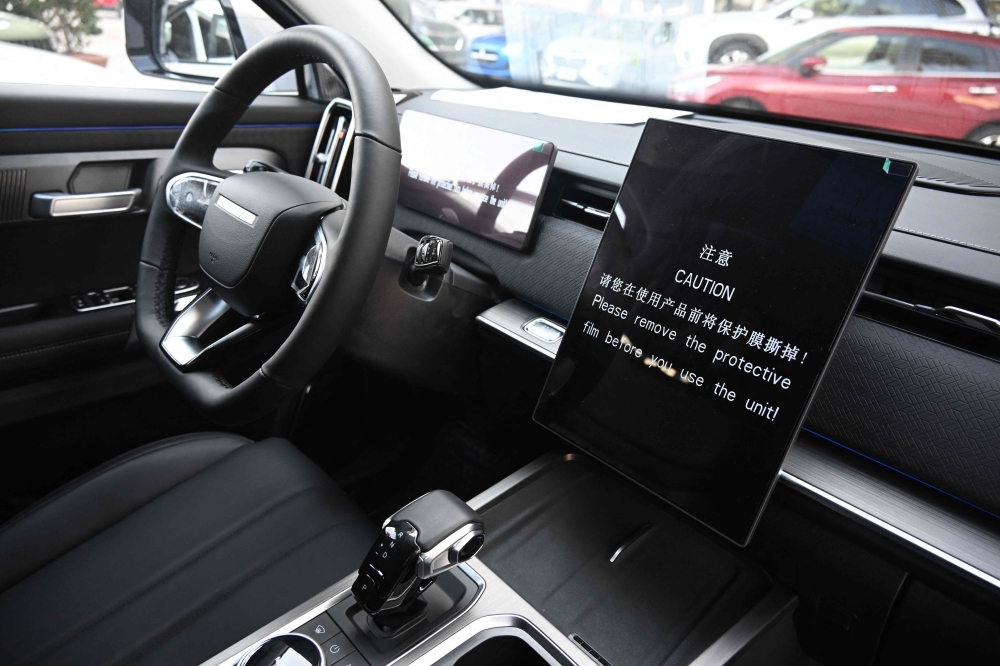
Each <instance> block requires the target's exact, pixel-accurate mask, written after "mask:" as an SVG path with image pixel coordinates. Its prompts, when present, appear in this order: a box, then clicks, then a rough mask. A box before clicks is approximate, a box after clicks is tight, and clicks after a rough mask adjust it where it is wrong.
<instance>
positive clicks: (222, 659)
mask: <svg viewBox="0 0 1000 666" xmlns="http://www.w3.org/2000/svg"><path fill="white" fill-rule="evenodd" d="M457 568H458V569H460V570H461V571H462V572H464V573H465V574H466V575H467V576H468V577H469V578H471V579H472V582H474V583H475V584H476V596H474V597H473V598H472V601H471V602H470V603H469V605H468V606H466V607H465V608H463V609H462V612H461V613H459V614H458V615H456V616H455V617H453V618H451V619H450V620H449V621H448V622H446V623H444V624H442V625H441V626H440V627H438V628H437V629H435V630H434V631H433V632H432V633H430V634H428V635H427V636H426V637H425V638H424V639H423V640H422V641H420V642H419V643H417V644H416V645H414V646H413V647H411V648H410V649H409V650H407V651H406V652H404V653H402V654H401V655H399V656H398V657H396V659H394V660H392V661H391V662H389V664H387V666H392V665H393V664H396V663H398V662H399V661H401V660H402V659H405V658H406V657H407V656H408V655H409V654H411V653H412V652H413V651H414V650H418V649H420V648H422V647H424V646H426V645H427V643H428V641H430V640H432V639H433V638H434V637H435V636H437V635H439V634H440V633H441V632H442V631H445V630H446V629H447V628H448V627H450V626H451V625H453V624H454V623H455V622H457V621H458V620H459V619H460V618H462V617H463V616H464V615H465V614H466V613H468V612H469V611H470V610H472V608H473V607H474V606H475V605H476V603H477V602H478V601H479V600H480V599H481V598H482V596H483V592H484V591H485V589H486V580H485V579H484V578H483V577H482V576H480V575H479V574H478V573H477V572H476V570H475V569H473V568H472V567H471V566H469V563H468V562H463V563H462V564H459V565H458V567H457ZM356 577H357V572H356V571H355V572H352V573H351V574H350V575H348V576H346V577H344V578H342V579H341V580H340V581H339V582H337V583H335V584H333V585H331V586H330V587H328V588H327V589H326V590H324V591H323V592H321V593H319V594H318V595H316V596H315V597H313V598H312V599H310V600H309V601H306V602H305V603H303V604H299V606H298V607H297V608H294V609H292V610H290V611H289V612H287V613H285V614H284V615H282V616H281V617H280V618H278V619H277V620H275V621H274V622H272V623H270V624H268V625H267V626H265V627H263V628H261V629H259V630H258V631H256V632H255V633H253V634H251V635H250V636H247V637H246V638H244V639H243V640H242V641H240V642H238V643H236V644H235V645H233V646H231V647H230V648H228V649H226V650H224V651H223V652H220V653H219V654H217V655H215V656H214V657H212V658H211V659H209V660H207V661H205V662H203V663H202V664H201V666H237V664H239V663H240V661H241V660H242V659H243V658H244V657H245V655H246V654H247V653H248V652H250V651H251V650H252V649H253V648H254V646H256V645H258V644H259V643H261V642H262V641H265V640H267V639H268V638H273V637H275V636H280V635H281V634H290V633H294V630H295V629H297V628H298V627H301V626H302V625H303V624H305V623H306V621H307V620H311V619H312V618H314V617H316V616H317V615H319V614H320V613H322V612H324V611H327V610H330V609H331V608H333V607H334V606H336V605H337V604H339V603H340V602H341V601H343V600H345V599H347V598H348V597H349V596H350V595H351V585H352V584H353V583H354V579H355V578H356ZM333 590H340V591H339V592H335V593H333V592H332V591H333ZM317 599H320V600H321V601H318V602H317V601H316V600H317ZM359 652H360V651H359ZM324 658H325V656H324Z"/></svg>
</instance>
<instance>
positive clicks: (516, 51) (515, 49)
mask: <svg viewBox="0 0 1000 666" xmlns="http://www.w3.org/2000/svg"><path fill="white" fill-rule="evenodd" d="M523 50H524V44H508V45H507V46H505V47H503V48H502V49H500V52H501V53H503V54H504V55H505V56H507V57H508V58H514V57H517V56H519V55H521V52H522V51H523Z"/></svg>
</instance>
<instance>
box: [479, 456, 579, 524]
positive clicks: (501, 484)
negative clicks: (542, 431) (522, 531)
mask: <svg viewBox="0 0 1000 666" xmlns="http://www.w3.org/2000/svg"><path fill="white" fill-rule="evenodd" d="M578 458H580V456H579V455H578V454H576V453H546V454H545V455H543V456H541V457H539V458H536V459H535V460H533V461H531V462H530V463H528V464H527V465H525V466H524V467H522V468H521V469H519V470H517V471H516V472H514V473H513V474H510V475H509V476H507V477H505V478H503V479H501V480H499V481H497V482H496V483H494V484H493V485H492V486H490V487H489V488H487V489H486V490H484V491H483V492H481V493H479V494H478V495H476V496H475V497H473V498H472V499H470V500H469V501H468V502H467V504H468V505H469V506H471V507H472V508H473V509H475V510H476V511H479V512H482V511H486V510H487V509H489V508H490V507H492V506H493V505H494V504H496V503H497V502H499V501H500V500H502V499H504V498H505V497H506V496H507V495H509V494H510V493H512V492H514V491H515V490H517V489H518V488H520V487H521V486H522V485H524V484H525V483H527V482H529V481H530V480H531V479H533V478H535V477H536V476H538V475H539V474H541V473H542V472H544V471H545V470H547V469H548V468H549V467H551V466H553V465H556V464H558V463H561V462H569V461H571V460H577V459H578Z"/></svg>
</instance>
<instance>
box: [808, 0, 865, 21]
mask: <svg viewBox="0 0 1000 666" xmlns="http://www.w3.org/2000/svg"><path fill="white" fill-rule="evenodd" d="M870 1H871V0H807V1H806V2H804V3H802V4H801V5H800V7H803V8H805V9H808V10H810V11H812V13H813V15H814V16H815V17H817V18H830V17H834V16H859V15H863V14H865V13H866V12H865V8H866V7H867V6H868V3H869V2H870ZM869 13H870V12H869Z"/></svg>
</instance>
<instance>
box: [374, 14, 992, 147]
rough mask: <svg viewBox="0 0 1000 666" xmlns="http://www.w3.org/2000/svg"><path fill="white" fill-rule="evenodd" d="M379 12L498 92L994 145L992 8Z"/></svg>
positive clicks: (440, 56)
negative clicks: (774, 117) (596, 98)
mask: <svg viewBox="0 0 1000 666" xmlns="http://www.w3.org/2000/svg"><path fill="white" fill-rule="evenodd" d="M384 2H385V3H386V5H387V6H388V7H389V8H390V9H391V10H392V11H393V13H395V14H396V16H397V17H398V18H399V20H400V21H401V22H402V23H403V24H404V25H406V26H407V27H408V28H409V29H410V31H411V32H412V33H413V34H414V36H415V37H416V38H417V39H419V40H420V42H421V43H422V44H423V45H424V46H425V47H426V48H427V49H428V50H430V51H431V52H432V53H434V55H435V56H437V57H438V58H440V59H441V60H443V61H444V62H445V63H446V64H448V65H449V66H451V67H453V68H455V69H458V70H459V71H462V72H465V73H468V74H472V75H476V76H479V77H488V78H489V79H492V80H493V81H496V82H513V83H514V84H528V85H531V86H534V87H543V88H547V89H550V90H553V91H555V92H559V91H563V92H571V91H573V90H580V91H585V90H590V91H597V92H602V93H604V94H609V95H612V96H615V95H621V96H622V97H627V98H629V99H635V98H637V97H639V98H647V99H649V100H651V101H654V102H658V103H659V104H661V105H663V104H669V102H670V101H679V102H692V103H698V104H710V105H719V106H724V107H732V108H739V109H745V110H751V111H757V112H761V113H780V114H786V115H793V116H802V117H807V118H812V119H816V120H822V121H829V122H836V123H846V124H853V125H863V126H867V127H872V128H876V129H883V130H891V131H894V132H905V133H909V134H919V135H923V136H932V137H939V138H946V139H954V140H960V141H970V142H974V143H977V144H980V145H986V146H992V147H1000V92H998V90H1000V28H998V26H997V14H998V13H1000V0H785V1H783V2H767V1H766V0H473V1H468V0H384ZM713 2H714V4H713Z"/></svg>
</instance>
